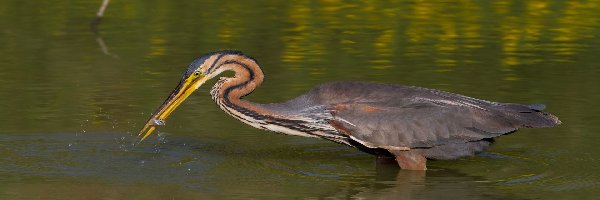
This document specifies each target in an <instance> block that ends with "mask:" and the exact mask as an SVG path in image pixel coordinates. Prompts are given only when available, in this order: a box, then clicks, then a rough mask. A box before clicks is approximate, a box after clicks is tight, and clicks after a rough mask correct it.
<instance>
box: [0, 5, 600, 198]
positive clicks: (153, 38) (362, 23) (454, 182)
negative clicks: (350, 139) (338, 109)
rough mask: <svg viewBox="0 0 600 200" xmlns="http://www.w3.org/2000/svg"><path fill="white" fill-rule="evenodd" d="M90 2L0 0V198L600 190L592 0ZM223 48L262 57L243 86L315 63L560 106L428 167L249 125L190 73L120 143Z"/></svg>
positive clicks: (278, 86) (316, 71) (309, 80)
mask: <svg viewBox="0 0 600 200" xmlns="http://www.w3.org/2000/svg"><path fill="white" fill-rule="evenodd" d="M99 5H100V1H67V0H59V1H16V0H3V1H0V27H2V28H1V29H0V44H2V47H0V55H2V56H0V94H1V95H2V98H0V127H1V129H0V198H2V199H7V198H13V199H15V198H16V199H30V198H50V199H65V198H67V199H68V198H72V199H80V198H97V197H103V198H107V199H123V198H144V199H165V198H171V197H173V198H176V199H180V198H184V199H185V198H190V199H197V198H201V197H223V196H228V197H248V196H250V197H258V198H284V197H296V198H310V197H314V198H316V197H338V198H348V197H357V198H362V197H364V198H380V199H386V198H445V197H448V196H447V195H456V197H457V198H467V197H469V198H498V199H504V198H526V199H527V198H581V197H587V198H591V197H592V196H593V195H596V194H597V193H598V192H599V191H600V175H599V174H598V173H596V172H597V171H598V170H599V168H598V166H600V161H599V160H598V156H597V155H596V152H597V151H598V150H599V149H598V147H597V144H598V142H597V141H599V140H598V139H600V136H599V135H598V134H597V132H599V131H600V126H599V125H598V124H600V114H598V111H599V110H598V109H599V108H600V105H598V104H599V103H598V102H600V94H599V93H598V91H599V89H600V87H599V86H600V78H599V77H600V66H599V65H598V63H600V57H598V54H599V53H600V1H567V0H563V1H558V0H557V1H541V0H540V1H533V0H532V1H455V2H449V1H448V2H446V1H444V2H440V1H361V2H355V1H339V0H320V1H281V2H276V1H239V2H229V1H228V2H223V1H157V0H144V1H141V0H134V1H111V3H110V4H109V7H108V9H107V12H106V13H105V14H106V17H105V19H103V21H102V22H101V24H100V25H99V27H98V32H97V34H96V33H94V32H92V31H91V30H90V26H89V23H90V21H91V19H92V18H93V16H94V14H95V12H96V10H97V9H98V6H99ZM103 48H105V49H103ZM220 49H239V50H243V51H244V52H246V53H247V54H248V55H251V56H253V57H255V58H256V59H257V60H258V61H259V63H260V64H261V65H262V66H263V71H264V72H265V74H266V80H265V83H264V85H263V86H262V87H260V88H259V89H258V90H257V91H255V92H254V93H253V94H252V95H251V96H249V97H248V98H249V99H251V100H253V101H257V102H276V101H283V100H286V99H290V98H292V97H295V96H297V95H299V94H301V93H303V92H305V91H307V90H308V89H310V88H311V87H312V86H314V85H316V84H319V83H323V82H327V81H333V80H361V81H377V82H387V83H400V84H407V85H418V86H423V87H430V88H437V89H442V90H446V91H451V92H457V93H461V94H465V95H469V96H474V97H478V98H483V99H489V100H494V101H502V102H523V103H545V104H546V105H547V106H548V111H550V112H552V113H554V114H556V115H557V116H559V117H560V118H561V120H562V121H563V123H564V124H563V125H561V126H560V127H558V128H554V129H536V130H523V131H519V132H517V133H516V134H512V135H510V136H506V137H503V138H502V139H500V140H498V142H497V143H496V145H495V146H494V147H492V148H491V149H489V151H488V153H487V154H485V155H482V156H477V157H473V158H465V159H461V160H458V161H434V162H430V163H431V167H430V168H432V170H431V171H429V172H427V174H419V173H408V172H400V173H398V171H397V169H395V168H393V169H387V168H386V167H385V166H383V167H382V166H375V164H374V163H373V159H372V157H370V156H369V155H366V154H363V153H360V152H357V151H356V150H353V149H348V148H345V147H341V146H338V145H336V144H333V143H329V142H326V141H321V140H315V139H305V138H298V137H290V136H282V135H275V134H268V133H265V132H263V131H260V130H255V129H252V128H250V127H247V126H245V125H243V124H242V123H240V122H237V121H236V120H234V119H232V118H230V117H229V116H227V115H226V114H224V113H223V112H222V111H220V110H219V109H218V108H217V107H216V106H215V105H214V103H213V102H212V101H211V99H210V98H209V96H208V90H209V87H205V88H203V89H200V90H199V91H198V92H197V94H196V95H194V96H193V97H191V98H190V99H189V100H188V101H187V102H186V103H184V104H183V105H182V107H181V108H180V109H179V110H177V111H176V112H175V113H174V114H173V116H172V118H171V119H170V120H169V121H168V125H167V126H165V127H161V131H162V132H163V134H162V136H161V137H159V138H156V137H154V138H152V139H151V140H150V141H148V142H146V143H144V144H143V145H141V146H140V147H138V148H135V149H131V148H129V147H128V146H127V145H126V144H127V141H129V139H131V134H134V133H137V131H138V130H139V128H141V125H142V124H143V123H144V122H145V120H146V119H147V117H148V116H149V112H152V111H153V109H155V107H156V106H157V105H160V103H162V100H164V98H165V96H166V95H167V94H168V93H169V92H170V91H171V90H172V88H173V87H174V86H175V84H176V83H177V81H178V80H179V78H180V76H181V74H182V72H183V70H184V69H185V67H186V66H187V65H188V64H189V62H190V61H191V60H193V59H194V58H195V57H197V56H199V55H201V54H202V53H205V52H209V51H214V50H220ZM208 85H210V84H208ZM266 144H268V145H266ZM50 190H51V191H53V192H51V193H48V191H50Z"/></svg>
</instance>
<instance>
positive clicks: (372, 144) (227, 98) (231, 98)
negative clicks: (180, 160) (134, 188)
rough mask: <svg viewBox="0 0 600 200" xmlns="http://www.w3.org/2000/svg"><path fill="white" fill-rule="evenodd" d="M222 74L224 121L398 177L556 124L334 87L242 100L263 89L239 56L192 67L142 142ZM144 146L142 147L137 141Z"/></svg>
mask: <svg viewBox="0 0 600 200" xmlns="http://www.w3.org/2000/svg"><path fill="white" fill-rule="evenodd" d="M223 71H234V72H235V76H234V77H223V78H221V79H220V80H219V81H218V82H217V83H216V84H215V86H214V87H213V89H212V90H211V95H212V97H213V99H214V100H215V102H216V103H217V105H219V107H220V108H221V109H223V110H224V111H225V112H226V113H228V114H230V115H231V116H233V117H235V118H237V119H239V120H240V121H242V122H244V123H246V124H249V125H251V126H253V127H256V128H260V129H265V130H270V131H275V132H280V133H284V134H289V135H299V136H306V137H318V138H323V139H327V140H331V141H334V142H337V143H341V144H345V145H348V146H352V147H355V148H358V149H359V150H362V151H364V152H367V153H371V154H375V155H377V156H379V157H390V158H395V159H396V161H397V162H398V164H399V165H400V166H401V167H402V168H403V169H413V170H425V169H426V160H427V159H456V158H459V157H463V156H471V155H474V154H476V153H478V152H481V151H483V150H484V149H485V148H487V147H489V146H490V145H491V144H492V142H493V140H494V138H496V137H498V136H501V135H504V134H507V133H511V132H514V131H516V130H518V129H519V128H540V127H552V126H555V125H557V124H560V123H561V122H560V121H559V120H558V118H557V117H555V116H553V115H551V114H549V113H545V112H542V111H541V110H542V109H543V108H544V106H543V105H539V104H535V105H523V104H513V103H497V102H491V101H485V100H479V99H475V98H471V97H467V96H463V95H458V94H453V93H449V92H443V91H439V90H433V89H426V88H420V87H411V86H402V85H395V84H378V83H365V82H333V83H326V84H322V85H319V86H317V87H315V88H313V89H312V90H310V91H309V92H307V93H305V94H303V95H301V96H299V97H297V98H295V99H292V100H289V101H287V102H283V103H272V104H258V103H253V102H249V101H247V100H244V99H243V97H244V96H246V95H248V94H250V93H251V92H252V91H253V90H254V89H255V88H256V87H258V86H259V85H260V84H261V83H262V81H263V78H264V76H263V73H262V71H261V70H260V67H259V65H258V64H257V62H256V60H254V59H252V58H250V57H248V56H246V55H244V54H243V53H241V52H239V51H219V52H213V53H209V54H206V55H204V56H202V57H200V58H198V59H196V60H194V62H192V64H191V65H190V66H189V68H188V70H187V71H186V73H185V74H184V78H183V79H182V81H181V82H180V84H179V86H178V87H177V88H176V89H175V91H173V94H171V95H170V96H169V98H168V99H167V100H166V101H165V103H164V104H163V105H162V106H161V107H160V108H159V110H158V111H157V112H156V114H154V115H153V116H152V117H151V118H150V120H148V123H147V124H146V126H145V127H144V129H142V132H141V133H140V135H143V138H145V137H147V136H148V135H150V133H151V132H152V131H153V130H154V128H155V127H156V126H158V125H161V124H162V123H157V122H158V121H160V122H162V121H163V120H164V119H165V118H166V117H167V116H168V115H169V114H170V113H171V112H172V111H173V110H174V109H175V108H176V107H177V105H179V104H180V103H181V102H183V100H185V98H186V97H187V96H189V94H191V92H193V91H194V90H195V89H197V88H198V87H200V85H201V84H202V83H204V81H206V80H208V79H210V78H213V77H216V76H217V75H218V74H220V73H221V72H223ZM143 138H142V139H143Z"/></svg>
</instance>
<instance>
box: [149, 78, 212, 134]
mask: <svg viewBox="0 0 600 200" xmlns="http://www.w3.org/2000/svg"><path fill="white" fill-rule="evenodd" d="M206 80H207V78H206V75H204V74H190V76H188V77H186V78H185V79H184V80H182V81H181V82H180V83H179V85H177V87H176V88H175V90H173V92H172V93H171V95H169V98H167V100H165V102H164V103H163V104H162V105H161V106H160V107H159V108H158V110H157V111H156V112H155V113H154V114H153V115H152V117H150V119H148V122H146V125H145V126H144V128H142V130H141V131H140V134H139V135H138V138H139V137H141V139H140V142H141V141H143V140H144V139H146V138H147V137H148V136H150V134H152V132H153V131H154V130H155V129H156V127H157V126H161V125H165V119H166V118H167V117H168V116H169V115H170V114H171V112H173V111H174V110H175V109H176V108H177V107H178V106H179V105H180V104H181V103H183V101H184V100H185V99H186V98H187V97H188V96H190V95H191V94H192V93H193V92H194V91H196V89H198V88H199V87H200V86H201V85H202V84H204V82H206Z"/></svg>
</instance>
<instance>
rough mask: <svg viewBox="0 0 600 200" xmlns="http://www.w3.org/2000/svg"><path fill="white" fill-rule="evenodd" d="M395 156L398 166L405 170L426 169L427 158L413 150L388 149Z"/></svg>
mask: <svg viewBox="0 0 600 200" xmlns="http://www.w3.org/2000/svg"><path fill="white" fill-rule="evenodd" d="M390 152H392V153H393V154H394V155H395V156H396V162H398V165H400V168H402V169H406V170H427V158H425V156H423V155H421V154H420V153H419V152H415V151H411V150H409V151H397V150H395V151H394V150H392V151H390Z"/></svg>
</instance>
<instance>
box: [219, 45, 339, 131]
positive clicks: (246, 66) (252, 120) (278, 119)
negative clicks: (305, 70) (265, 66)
mask: <svg viewBox="0 0 600 200" xmlns="http://www.w3.org/2000/svg"><path fill="white" fill-rule="evenodd" d="M212 59H215V60H214V61H213V63H214V65H213V66H211V67H210V68H209V69H208V70H209V71H211V70H214V72H212V74H215V75H218V74H220V73H222V72H224V71H233V72H234V73H235V75H234V76H233V77H221V78H220V80H219V81H217V83H216V84H215V86H213V88H212V90H211V92H210V94H211V96H212V98H213V100H214V101H215V102H216V103H217V105H219V107H220V108H221V109H222V110H223V111H225V112H227V114H229V115H231V116H233V117H235V118H237V119H239V120H240V121H242V122H244V123H246V124H248V125H250V126H253V127H255V128H259V129H265V130H271V131H275V132H281V133H285V134H290V135H299V136H305V137H325V138H328V139H331V140H334V141H337V142H342V143H343V142H344V140H343V139H339V138H338V137H339V136H336V135H335V134H332V132H335V129H333V128H332V127H331V126H329V125H327V124H326V123H325V124H322V123H315V122H314V121H315V120H314V119H310V118H307V117H302V116H292V115H288V114H284V113H280V112H277V111H276V110H273V109H272V108H271V107H269V106H264V105H261V104H257V103H252V102H250V101H246V100H243V99H242V98H243V97H244V96H246V95H248V94H250V93H252V91H254V89H256V88H257V87H258V86H260V84H261V83H262V82H263V79H264V75H263V73H262V70H261V69H260V67H259V66H258V64H257V63H256V61H255V60H254V59H252V58H249V57H246V56H243V55H237V54H227V55H222V56H218V57H215V58H212Z"/></svg>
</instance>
